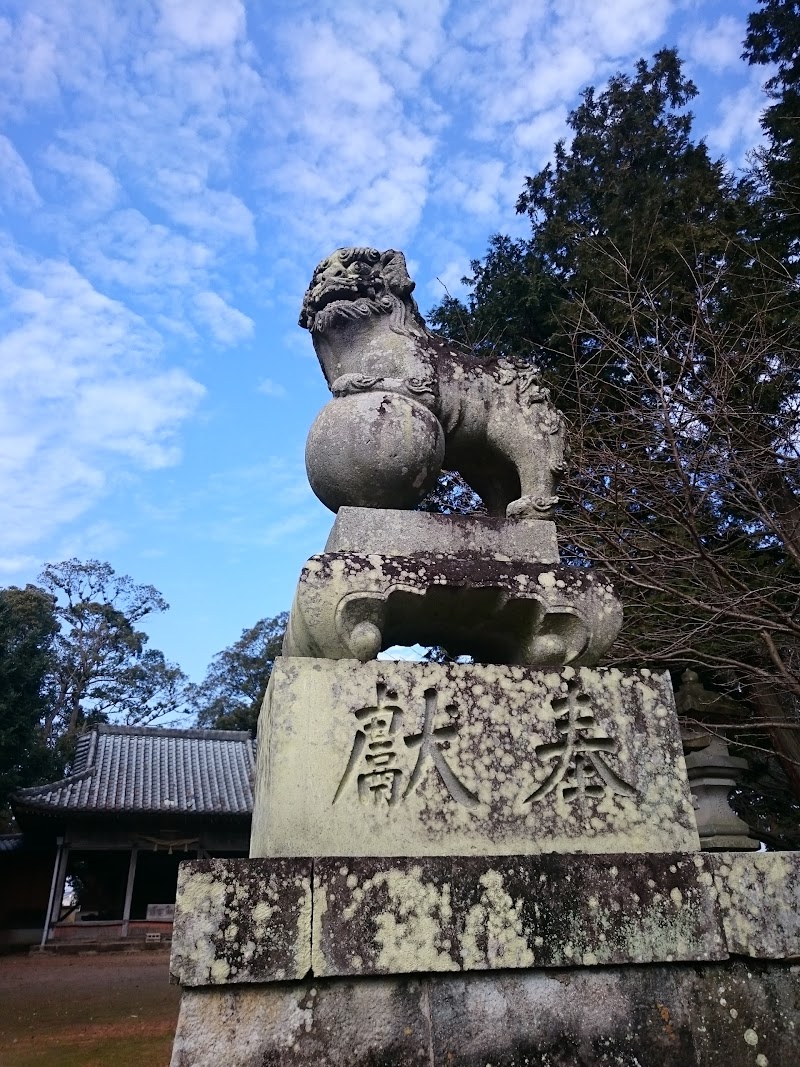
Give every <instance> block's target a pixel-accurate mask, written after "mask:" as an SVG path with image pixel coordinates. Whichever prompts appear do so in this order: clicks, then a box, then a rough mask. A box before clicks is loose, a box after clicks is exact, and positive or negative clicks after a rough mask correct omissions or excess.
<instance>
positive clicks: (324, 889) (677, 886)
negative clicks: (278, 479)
mask: <svg viewBox="0 0 800 1067" xmlns="http://www.w3.org/2000/svg"><path fill="white" fill-rule="evenodd" d="M413 287H414V284H413V282H412V281H411V279H410V278H409V277H408V274H407V270H406V266H405V260H404V258H403V256H402V254H401V253H399V252H397V251H394V250H391V249H390V250H388V251H386V252H383V253H381V252H379V251H378V250H376V249H368V248H351V249H339V250H338V251H337V252H335V253H334V254H333V255H332V256H330V257H328V258H327V259H325V260H323V262H322V263H321V264H320V265H319V266H318V268H317V270H316V271H315V273H314V276H313V278H312V283H311V286H310V287H309V290H308V292H307V294H306V299H305V301H304V304H303V311H302V315H301V322H302V324H303V325H305V326H307V327H308V328H309V329H310V330H311V331H312V336H313V338H314V345H315V348H316V351H317V354H318V356H319V358H320V363H321V365H322V368H323V370H324V372H325V375H326V377H327V379H328V382H329V384H330V386H331V389H332V392H333V394H334V400H333V401H332V402H331V403H330V404H329V405H328V407H327V408H326V409H324V410H323V412H322V413H321V415H320V416H319V417H318V419H317V421H316V423H315V425H314V427H313V428H312V432H311V434H310V436H309V444H308V449H307V465H308V470H309V477H310V480H311V482H312V486H313V487H314V489H315V491H316V492H317V494H318V495H319V496H320V498H321V499H322V500H323V501H324V502H326V503H327V504H328V506H329V507H331V509H332V510H337V509H338V510H339V515H338V516H337V520H336V523H335V525H334V528H333V531H332V533H331V536H330V538H329V539H328V543H327V545H326V546H325V551H324V552H322V553H320V554H319V555H317V556H314V557H312V558H311V559H310V560H309V561H308V563H307V564H306V566H305V567H304V568H303V571H302V574H301V576H300V580H299V583H298V587H297V592H296V595H295V600H294V604H293V606H292V610H291V613H290V618H289V623H288V627H287V632H286V637H285V640H284V645H283V656H282V657H281V658H279V659H278V660H277V661H276V663H275V666H274V669H273V672H272V677H271V679H270V684H269V689H268V691H267V695H266V698H265V702H264V707H263V710H262V713H261V718H260V720H259V738H258V749H259V751H258V766H257V773H256V801H255V810H254V814H253V831H252V840H251V850H250V853H251V859H249V860H240V861H223V860H211V861H199V862H196V863H190V864H184V865H183V867H182V870H181V876H180V883H179V891H178V901H177V909H176V917H175V925H174V940H173V951H172V973H173V976H174V978H175V980H176V981H178V982H180V983H182V985H183V988H184V996H183V1000H182V1005H181V1014H180V1020H179V1023H178V1032H177V1036H176V1040H175V1047H174V1054H173V1060H172V1064H173V1067H212V1065H213V1067H217V1065H219V1064H225V1067H270V1065H275V1067H278V1065H280V1067H293V1065H296V1067H300V1065H311V1064H313V1065H314V1067H325V1065H331V1067H333V1065H337V1067H338V1065H349V1067H391V1065H397V1067H401V1065H404V1067H414V1065H417V1064H419V1065H420V1067H421V1065H425V1067H533V1065H540V1067H568V1065H569V1067H577V1065H586V1067H589V1065H591V1067H597V1065H609V1067H611V1065H612V1064H613V1065H616V1067H644V1065H647V1067H655V1065H656V1064H658V1065H660V1067H663V1065H674V1067H691V1065H697V1067H700V1065H703V1067H714V1065H720V1067H723V1065H724V1067H739V1065H741V1067H744V1065H745V1064H746V1065H747V1067H751V1065H753V1067H768V1065H769V1064H772V1067H778V1065H781V1067H784V1065H785V1067H788V1065H790V1064H792V1063H797V1062H798V1056H797V1049H798V1044H797V1042H798V1033H800V1009H799V1008H798V1003H799V1001H798V994H799V993H800V989H798V985H799V984H800V983H798V974H797V967H796V966H795V965H794V964H793V963H791V962H788V961H791V960H796V959H798V958H800V926H799V925H798V924H799V920H798V911H800V888H799V886H800V857H799V856H797V855H794V854H791V855H788V854H786V855H784V854H773V855H760V854H758V855H744V856H742V855H736V854H733V853H719V854H711V853H701V851H700V839H699V837H698V833H697V825H696V822H695V816H694V811H693V807H692V800H691V796H690V791H689V782H688V779H687V773H686V765H685V763H684V757H683V751H682V745H681V738H680V733H679V729H678V720H677V716H676V712H675V703H674V699H673V695H672V688H671V685H670V681H669V677H668V676H667V675H658V674H653V673H651V672H650V671H648V670H639V671H625V672H622V671H619V670H614V669H605V670H604V669H599V668H598V664H599V663H600V662H601V660H602V657H603V656H604V655H606V654H607V653H608V651H609V649H610V648H611V646H612V644H613V642H614V640H615V638H616V636H617V633H618V632H619V629H620V626H621V624H622V607H621V604H620V601H619V600H618V599H617V597H616V595H615V592H614V590H613V588H612V587H611V586H610V584H609V583H608V581H607V580H605V579H604V578H603V577H602V576H599V577H598V576H596V575H594V574H592V573H590V572H589V571H588V570H587V569H586V568H583V567H566V566H562V565H561V563H560V560H559V555H558V549H557V545H556V536H555V534H556V531H555V526H554V525H553V523H552V522H551V521H550V519H551V518H552V514H553V509H554V507H555V505H556V504H557V503H558V496H557V495H556V492H555V490H556V487H557V483H558V479H559V477H560V476H561V475H562V473H563V471H564V469H565V457H566V450H565V440H564V420H563V419H562V417H561V415H560V413H559V412H558V411H557V410H556V409H555V407H554V406H553V405H552V403H551V402H550V398H549V393H548V391H547V389H546V388H544V386H543V385H542V383H541V382H540V380H539V376H538V374H537V372H536V370H535V368H532V367H531V366H530V365H529V364H522V363H518V362H515V361H510V360H506V359H498V360H496V361H495V360H491V361H488V362H486V363H481V362H479V361H477V360H475V359H473V358H472V357H470V356H467V355H464V354H462V353H459V352H455V351H453V350H450V349H449V348H448V347H447V345H446V344H445V343H444V342H443V341H442V340H441V338H436V337H434V336H433V335H432V334H430V333H429V332H428V331H427V329H426V328H425V325H424V322H423V320H422V319H421V317H420V315H419V312H418V309H417V308H416V305H415V304H414V302H413V300H412V299H411V292H412V290H413ZM445 461H446V462H447V464H448V469H451V470H455V471H458V472H459V473H460V474H461V475H463V477H464V478H465V480H466V482H467V483H468V484H469V485H470V486H472V487H473V488H474V489H475V490H476V491H477V492H478V493H479V494H480V495H481V497H482V499H483V501H484V504H485V505H486V507H487V510H488V512H489V513H490V516H491V517H483V518H478V517H476V516H468V517H467V516H443V515H424V514H418V513H412V512H410V511H403V510H391V509H397V508H406V507H413V506H414V503H415V502H416V501H418V500H420V499H421V498H422V497H423V496H424V494H425V492H426V491H427V487H428V486H429V485H430V484H432V482H433V480H434V479H435V477H436V473H437V470H438V468H439V466H440V464H441V463H442V462H445ZM350 505H354V506H350ZM384 509H386V510H384ZM415 643H422V644H429V645H439V646H443V647H444V648H446V649H447V651H448V652H449V653H450V655H451V656H453V655H455V656H466V657H472V658H473V659H474V660H475V661H476V662H475V663H469V664H450V665H448V666H442V665H439V664H436V663H424V664H423V663H413V664H412V663H391V662H377V661H376V656H377V655H378V653H379V652H380V650H381V649H385V648H387V647H388V646H391V645H394V644H408V645H411V644H415ZM684 680H685V681H688V683H689V689H688V690H687V692H686V693H685V694H684V695H685V700H684V703H685V708H686V710H691V709H692V708H694V707H696V706H702V707H704V706H705V705H704V704H703V703H702V701H703V700H705V697H704V696H703V695H702V694H700V705H698V704H697V699H698V698H697V692H696V691H697V686H696V685H695V684H694V683H695V682H696V681H697V679H696V676H693V677H692V678H688V680H687V679H684ZM720 766H721V765H720ZM725 770H726V772H727V771H728V770H730V767H729V766H726V768H725ZM697 785H698V788H700V787H702V788H710V787H709V786H708V784H707V783H706V782H705V781H704V782H703V783H700V782H698V783H697ZM715 795H716V794H715ZM714 836H715V837H716V838H717V840H716V842H715V843H717V844H719V843H720V840H719V839H720V837H721V838H723V839H724V838H725V834H724V833H721V834H719V833H715V835H714ZM737 956H745V957H748V960H747V963H743V962H742V961H741V960H737V959H736V958H735V957H737Z"/></svg>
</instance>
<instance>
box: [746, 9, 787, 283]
mask: <svg viewBox="0 0 800 1067" xmlns="http://www.w3.org/2000/svg"><path fill="white" fill-rule="evenodd" d="M744 48H745V50H744V57H743V58H745V59H747V60H748V62H750V63H755V64H761V65H766V64H770V65H772V64H774V65H775V67H776V68H777V69H776V71H775V73H774V74H773V75H772V76H771V77H770V78H769V79H768V80H767V82H766V83H765V85H764V89H765V90H766V92H767V94H768V96H769V97H770V99H771V100H772V101H773V103H772V104H770V105H769V107H767V108H766V109H765V110H764V112H763V114H762V117H761V125H762V127H763V130H764V133H765V134H766V137H767V145H766V146H765V147H763V148H759V149H758V150H757V151H756V153H755V158H756V168H757V173H758V175H759V177H760V178H761V179H762V180H763V181H764V185H765V193H766V207H767V210H768V221H769V224H770V228H771V230H773V231H774V232H775V233H777V235H779V236H780V237H781V239H782V240H783V241H784V242H785V246H786V252H787V253H788V255H789V256H796V254H797V252H798V245H800V3H798V0H760V8H759V10H758V11H754V12H753V13H752V14H751V15H750V17H749V18H748V20H747V37H746V38H745V42H744ZM795 268H796V262H795Z"/></svg>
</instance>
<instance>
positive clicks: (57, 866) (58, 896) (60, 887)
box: [39, 837, 69, 948]
mask: <svg viewBox="0 0 800 1067" xmlns="http://www.w3.org/2000/svg"><path fill="white" fill-rule="evenodd" d="M56 840H57V842H58V848H57V849H56V858H55V863H54V864H53V880H52V881H51V883H50V896H49V898H48V901H47V912H46V914H45V917H44V928H43V929H42V940H41V941H40V942H39V947H40V948H44V946H45V944H46V942H47V939H48V937H49V936H50V927H51V926H52V925H53V921H54V920H53V916H55V922H58V919H59V916H60V915H61V901H62V899H63V897H64V883H65V882H66V880H67V860H68V858H69V846H68V845H67V844H66V843H65V839H64V838H63V837H59V838H56Z"/></svg>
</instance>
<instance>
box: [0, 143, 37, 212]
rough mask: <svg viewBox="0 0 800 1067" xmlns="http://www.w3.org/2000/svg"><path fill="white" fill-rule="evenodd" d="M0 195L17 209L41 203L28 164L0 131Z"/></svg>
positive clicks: (28, 207)
mask: <svg viewBox="0 0 800 1067" xmlns="http://www.w3.org/2000/svg"><path fill="white" fill-rule="evenodd" d="M0 197H1V198H2V200H3V201H5V203H6V204H9V205H10V206H11V207H14V208H17V209H22V210H25V209H30V208H32V207H35V206H36V205H37V204H40V203H41V197H40V196H39V194H38V192H37V191H36V186H35V185H34V184H33V178H32V176H31V172H30V170H29V169H28V165H27V163H26V162H25V160H24V159H23V158H22V156H21V155H20V154H19V152H18V151H17V150H16V148H15V147H14V145H13V144H12V143H11V141H10V140H9V139H8V138H7V137H6V136H5V135H4V134H2V133H0Z"/></svg>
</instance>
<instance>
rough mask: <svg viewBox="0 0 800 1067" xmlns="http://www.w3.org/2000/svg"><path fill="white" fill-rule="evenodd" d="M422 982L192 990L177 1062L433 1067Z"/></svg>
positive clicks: (183, 1066)
mask: <svg viewBox="0 0 800 1067" xmlns="http://www.w3.org/2000/svg"><path fill="white" fill-rule="evenodd" d="M427 997H428V987H427V985H426V984H424V983H422V982H415V981H406V982H396V981H381V980H376V981H371V982H337V983H336V984H335V985H330V984H324V983H323V984H320V983H316V982H304V983H301V984H296V985H283V986H271V987H269V988H263V987H262V988H253V989H243V988H241V987H240V988H238V989H230V990H186V991H184V994H183V997H182V998H181V1009H180V1015H179V1017H178V1029H177V1034H176V1036H175V1044H174V1046H173V1052H172V1060H171V1067H220V1065H224V1067H311V1065H313V1067H356V1065H360V1067H379V1065H380V1067H430V1064H431V1059H430V1047H431V1035H430V1013H429V1010H428V1005H427Z"/></svg>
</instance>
